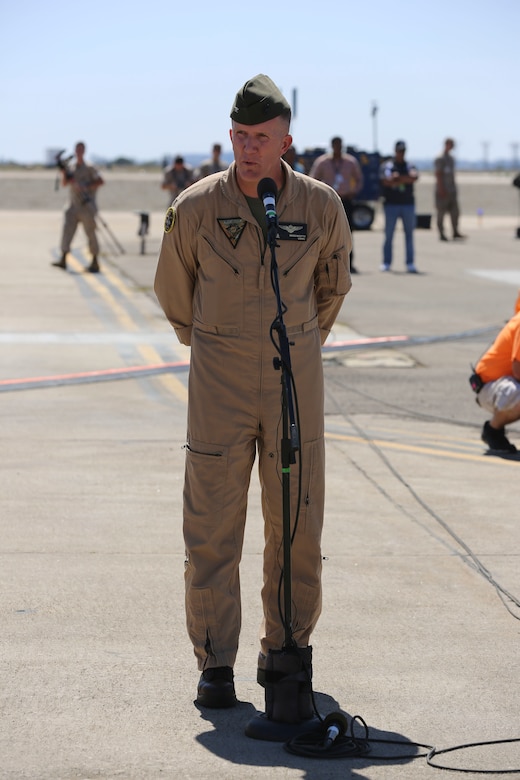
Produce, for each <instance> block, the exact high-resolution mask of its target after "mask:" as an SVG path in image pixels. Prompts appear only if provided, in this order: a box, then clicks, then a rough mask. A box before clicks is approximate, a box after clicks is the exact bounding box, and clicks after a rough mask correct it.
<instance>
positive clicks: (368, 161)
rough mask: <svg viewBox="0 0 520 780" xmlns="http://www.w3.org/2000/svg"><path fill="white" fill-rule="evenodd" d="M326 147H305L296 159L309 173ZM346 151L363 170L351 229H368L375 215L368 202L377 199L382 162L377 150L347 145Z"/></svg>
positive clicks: (373, 201)
mask: <svg viewBox="0 0 520 780" xmlns="http://www.w3.org/2000/svg"><path fill="white" fill-rule="evenodd" d="M326 151H327V150H326V149H319V148H316V149H306V150H305V152H303V153H302V154H299V155H298V160H299V161H300V162H301V163H302V164H303V165H304V166H305V172H306V173H309V171H310V169H311V166H312V164H313V162H314V160H315V159H316V158H317V157H319V156H320V154H325V153H326ZM346 151H347V153H348V154H351V155H352V156H353V157H355V158H356V160H357V161H358V162H359V164H360V166H361V170H362V172H363V179H364V182H363V189H362V190H361V191H360V192H359V193H358V194H357V196H356V199H355V201H354V208H353V212H352V225H351V227H352V229H353V230H369V229H370V227H371V226H372V223H373V221H374V217H375V213H376V212H375V208H374V207H373V206H371V205H370V203H375V202H377V200H378V199H379V195H380V190H379V168H380V165H381V162H382V159H381V155H380V154H379V152H362V151H358V150H357V149H354V147H352V146H347V150H346Z"/></svg>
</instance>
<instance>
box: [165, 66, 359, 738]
mask: <svg viewBox="0 0 520 780" xmlns="http://www.w3.org/2000/svg"><path fill="white" fill-rule="evenodd" d="M290 118H291V109H290V106H289V104H288V102H287V100H286V99H285V97H284V96H283V95H282V93H281V92H280V91H279V89H278V88H277V87H276V85H275V84H274V83H273V82H272V81H271V79H270V78H268V77H267V76H265V75H258V76H256V77H255V78H253V79H251V80H250V81H248V82H247V83H246V84H245V85H244V86H243V87H242V88H241V89H240V91H239V92H238V93H237V95H236V98H235V101H234V103H233V107H232V111H231V119H232V128H231V130H230V137H231V141H232V145H233V152H234V158H235V160H234V162H233V163H232V164H231V165H230V167H229V168H228V169H227V170H226V171H224V172H221V173H216V174H212V175H210V176H208V177H206V178H204V179H202V180H201V181H199V182H197V183H195V184H193V185H192V186H191V187H190V188H189V189H188V190H186V191H185V192H183V193H181V194H180V195H179V197H178V198H177V199H176V200H175V201H174V202H173V204H172V206H171V207H170V208H169V209H168V211H167V214H166V221H165V233H164V236H163V243H162V248H161V252H160V257H159V262H158V267H157V273H156V278H155V292H156V294H157V297H158V299H159V302H160V304H161V306H162V308H163V310H164V312H165V314H166V317H167V318H168V320H169V321H170V323H171V324H172V326H173V327H174V328H175V331H176V334H177V337H178V339H179V341H181V343H183V344H186V345H190V346H191V364H190V376H189V405H188V434H187V445H186V470H185V486H184V539H185V544H186V570H185V582H186V613H187V627H188V633H189V636H190V639H191V641H192V643H193V647H194V652H195V655H196V657H197V661H198V667H199V670H200V671H201V672H202V676H201V678H200V681H199V685H198V696H197V701H198V703H199V704H201V705H203V706H207V707H229V706H232V705H234V704H235V703H236V696H235V688H234V681H233V665H234V662H235V658H236V654H237V649H238V639H239V633H240V625H241V605H240V584H239V563H240V558H241V553H242V543H243V535H244V526H245V519H246V507H247V493H248V487H249V481H250V475H251V470H252V467H253V463H254V460H255V457H256V454H257V453H258V468H259V477H260V484H261V489H262V509H263V515H264V522H265V549H264V585H263V589H262V602H263V612H264V619H263V624H262V635H261V652H260V654H259V677H258V679H259V682H260V683H261V684H262V685H263V686H264V687H265V688H266V702H267V700H268V698H269V702H270V703H267V705H266V710H267V716H268V718H272V719H273V720H280V721H285V722H289V723H290V722H300V720H302V719H307V718H310V717H311V716H312V705H311V697H310V686H309V685H308V681H309V679H310V677H309V675H310V658H311V648H310V647H309V639H310V636H311V633H312V631H313V629H314V627H315V625H316V622H317V620H318V617H319V615H320V611H321V549H320V539H321V531H322V524H323V509H324V410H323V395H324V390H323V372H322V359H321V345H322V344H323V343H324V341H325V339H326V338H327V335H328V334H329V332H330V329H331V327H332V325H333V323H334V320H335V318H336V315H337V314H338V312H339V309H340V307H341V304H342V301H343V298H344V296H345V294H346V293H347V292H348V290H349V289H350V286H351V280H350V274H349V253H350V251H351V235H350V230H349V227H348V222H347V219H346V217H345V211H344V208H343V206H342V203H341V200H340V198H339V196H338V195H337V194H336V193H335V192H334V190H332V189H331V188H330V187H327V186H326V185H324V184H322V183H321V182H318V181H315V180H313V179H311V178H309V177H308V176H304V175H303V174H300V173H296V172H294V171H293V170H292V169H291V168H290V166H289V165H287V163H285V162H284V161H283V160H281V157H282V155H283V154H284V153H285V152H286V151H287V149H288V148H289V146H290V145H291V142H292V138H291V135H290V134H289V127H290ZM265 177H267V178H272V179H273V180H274V182H275V183H276V185H277V188H278V192H279V196H278V199H277V205H276V210H277V215H278V233H277V241H276V244H277V247H276V261H277V266H278V268H279V279H280V293H281V298H282V301H283V304H284V306H285V314H284V322H285V326H286V329H287V335H288V338H289V340H290V344H291V347H290V350H291V354H290V357H291V364H292V374H293V376H294V383H295V394H297V397H298V408H299V420H300V450H299V452H298V457H297V459H296V460H297V463H296V465H295V466H294V467H292V468H291V483H290V489H291V522H292V528H293V527H294V523H295V518H296V512H297V503H298V485H299V470H300V469H301V496H300V510H299V517H298V519H297V528H296V532H295V534H294V541H293V544H292V580H291V582H292V603H293V610H294V614H293V616H292V617H293V623H292V629H293V631H292V636H293V640H294V646H295V648H296V650H297V657H296V661H295V663H296V667H297V668H296V672H298V671H299V670H300V669H302V668H303V667H305V670H306V673H305V674H300V675H299V680H300V682H298V683H297V687H299V688H300V689H302V691H303V692H304V696H303V697H302V696H300V695H299V693H298V691H297V695H296V697H295V698H296V699H297V701H296V712H295V713H294V712H292V711H291V712H285V711H282V712H280V711H279V708H277V707H276V706H275V707H274V710H273V706H272V702H271V698H272V687H273V686H272V681H273V680H276V679H278V677H279V676H280V674H281V675H282V676H283V675H284V674H285V673H286V672H287V670H286V665H287V664H286V663H285V661H286V660H287V659H285V658H284V657H283V653H282V654H281V655H279V654H280V653H281V651H282V649H283V646H284V625H283V623H282V620H281V618H280V611H279V603H278V601H279V599H278V590H279V584H280V579H281V572H282V567H283V556H282V547H283V545H282V538H283V533H282V517H283V511H282V475H281V453H280V442H279V437H280V435H281V400H280V396H281V384H280V371H277V370H275V368H274V366H273V358H275V357H276V349H275V347H274V345H273V341H272V340H271V334H270V328H271V325H272V323H273V321H274V320H275V319H276V316H277V301H276V296H275V293H274V292H273V289H272V285H271V281H270V264H271V251H270V247H269V246H268V244H267V222H266V210H265V207H264V205H263V202H262V200H261V199H260V198H259V197H258V195H257V187H258V183H259V181H261V180H262V179H263V178H265ZM274 338H275V339H276V335H275V337H274ZM282 591H283V589H282ZM300 656H301V657H300ZM289 660H290V661H291V659H289ZM288 665H289V667H290V666H291V665H292V662H290V663H289V664H288ZM290 671H291V670H290V669H289V672H290ZM293 671H294V670H293ZM296 676H297V677H298V675H296ZM301 680H303V682H301ZM307 694H309V695H307ZM284 696H285V694H283V695H282V698H284ZM302 698H303V699H305V703H304V704H303V705H301V706H300V704H298V702H300V701H301V700H302ZM283 709H284V707H282V710H283Z"/></svg>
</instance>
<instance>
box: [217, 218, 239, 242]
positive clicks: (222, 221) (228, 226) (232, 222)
mask: <svg viewBox="0 0 520 780" xmlns="http://www.w3.org/2000/svg"><path fill="white" fill-rule="evenodd" d="M217 222H218V224H219V225H220V227H221V228H222V230H223V231H224V233H225V234H226V236H227V237H228V238H229V240H230V242H231V245H232V246H233V247H236V245H237V244H238V242H239V241H240V236H241V235H242V233H243V232H244V228H245V226H246V221H245V219H241V217H227V218H225V217H217Z"/></svg>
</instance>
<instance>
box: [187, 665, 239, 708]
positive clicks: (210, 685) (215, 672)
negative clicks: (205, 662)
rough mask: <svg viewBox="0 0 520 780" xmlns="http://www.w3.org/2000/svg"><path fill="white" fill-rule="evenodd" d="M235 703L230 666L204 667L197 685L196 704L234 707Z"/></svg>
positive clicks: (211, 706) (213, 706)
mask: <svg viewBox="0 0 520 780" xmlns="http://www.w3.org/2000/svg"><path fill="white" fill-rule="evenodd" d="M236 703H237V697H236V695H235V683H234V682H233V669H232V668H231V667H230V666H215V667H213V668H212V669H205V670H204V671H203V672H202V674H201V677H200V680H199V684H198V686H197V704H200V705H201V707H210V708H212V709H220V708H222V709H223V708H225V707H234V706H235V704H236Z"/></svg>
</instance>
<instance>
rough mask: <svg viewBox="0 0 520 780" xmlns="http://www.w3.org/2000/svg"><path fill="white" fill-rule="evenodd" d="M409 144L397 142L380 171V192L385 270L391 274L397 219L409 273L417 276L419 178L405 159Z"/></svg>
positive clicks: (383, 266)
mask: <svg viewBox="0 0 520 780" xmlns="http://www.w3.org/2000/svg"><path fill="white" fill-rule="evenodd" d="M405 152H406V144H405V143H404V141H397V143H396V145H395V156H394V157H393V158H392V159H390V160H388V161H387V162H386V163H384V164H383V166H382V168H381V193H382V196H383V199H384V210H385V243H384V245H383V264H382V266H381V270H382V271H390V267H391V265H392V242H393V238H394V231H395V226H396V223H397V220H398V219H399V218H401V220H402V222H403V229H404V235H405V252H406V270H407V272H408V273H409V274H416V273H417V269H416V267H415V264H414V246H413V231H414V229H415V197H414V189H413V187H414V184H415V182H416V181H417V179H418V178H419V174H418V172H417V169H416V168H415V167H414V166H413V165H409V164H408V163H407V162H406V160H405V157H404V155H405Z"/></svg>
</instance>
